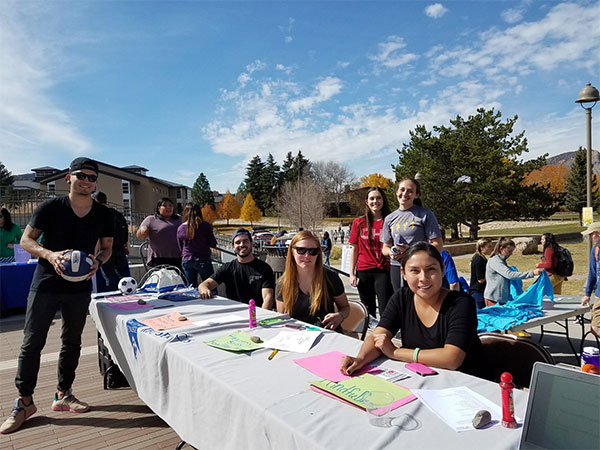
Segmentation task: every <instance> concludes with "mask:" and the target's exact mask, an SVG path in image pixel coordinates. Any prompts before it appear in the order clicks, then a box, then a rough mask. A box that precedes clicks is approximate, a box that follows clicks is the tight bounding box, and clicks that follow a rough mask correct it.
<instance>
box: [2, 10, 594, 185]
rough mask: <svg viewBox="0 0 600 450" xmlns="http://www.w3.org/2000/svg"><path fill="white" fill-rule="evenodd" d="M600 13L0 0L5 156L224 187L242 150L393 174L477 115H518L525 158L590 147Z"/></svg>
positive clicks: (240, 170)
mask: <svg viewBox="0 0 600 450" xmlns="http://www.w3.org/2000/svg"><path fill="white" fill-rule="evenodd" d="M599 17H600V3H599V2H598V1H574V2H557V1H530V0H529V1H445V2H440V3H437V2H434V1H433V2H428V1H396V2H391V1H386V2H360V1H354V2H341V1H335V2H333V1H332V2H304V1H274V2H250V1H244V2H228V1H221V2H204V1H180V2H159V1H144V2H143V1H116V2H108V1H93V2H91V1H48V0H47V1H44V2H33V1H10V0H3V1H2V2H0V55H1V57H2V68H1V69H0V154H1V156H0V160H1V161H2V162H3V163H4V164H5V165H6V166H7V167H8V169H9V170H11V171H12V172H13V173H15V174H16V173H24V172H28V171H29V170H30V169H31V168H33V167H39V166H45V165H49V166H54V167H57V168H65V167H67V165H68V164H69V162H70V160H71V159H73V158H74V157H76V156H79V155H88V156H92V157H94V158H96V159H99V160H101V161H104V162H107V163H110V164H113V165H116V166H124V165H129V164H138V165H142V166H144V167H146V168H148V169H149V170H150V172H149V175H152V176H156V177H160V178H165V179H169V180H172V181H177V182H181V183H184V184H188V185H190V186H191V185H192V184H193V182H194V180H195V178H196V177H197V176H198V174H199V173H200V172H204V173H205V174H206V175H207V177H208V179H209V181H210V183H211V186H212V187H213V189H218V190H220V191H224V190H225V189H230V190H231V191H235V190H236V189H237V187H238V185H239V183H240V181H241V180H242V179H243V177H244V171H245V170H244V169H245V166H246V164H247V162H248V161H249V159H250V158H252V157H253V156H254V155H256V154H258V155H260V156H261V157H262V158H263V159H266V157H267V155H268V153H269V152H271V153H273V155H274V156H275V158H276V159H277V160H278V161H279V162H281V161H282V160H283V158H284V157H285V154H286V153H287V152H288V151H292V152H294V153H295V152H296V151H297V150H302V152H303V153H304V154H305V155H306V156H307V157H308V158H309V159H311V160H333V161H336V162H339V163H343V164H346V165H348V167H349V168H350V169H352V171H353V172H354V174H355V175H356V176H357V177H360V176H363V175H367V174H369V173H372V172H380V173H384V174H385V175H387V176H391V174H392V170H391V167H390V165H391V164H394V163H397V161H398V158H397V153H396V149H397V148H401V147H402V144H403V143H404V142H406V141H407V140H408V133H409V131H410V130H412V129H414V127H415V126H416V125H417V124H425V125H426V126H427V127H428V128H431V127H432V126H433V125H440V124H447V123H448V121H449V120H450V119H452V118H454V117H455V115H456V114H460V115H462V116H463V117H467V116H468V115H469V114H472V113H474V112H475V111H476V109H477V107H480V106H483V107H486V108H490V107H495V108H497V109H500V111H502V114H503V117H511V116H513V115H515V114H518V116H519V121H518V126H519V129H524V130H525V131H526V137H527V138H528V141H529V150H530V152H529V153H528V154H526V155H525V158H527V159H528V158H530V157H537V156H539V155H541V154H543V153H549V154H550V156H552V155H556V154H559V153H562V152H565V151H571V150H576V149H577V148H578V147H579V146H585V145H586V136H585V130H586V129H585V113H584V112H583V110H582V109H581V108H580V106H579V105H576V104H575V103H574V100H575V99H576V98H577V94H578V92H579V90H580V89H581V88H583V87H584V86H585V84H586V83H587V82H588V81H590V82H591V83H592V84H593V85H595V86H596V87H600V80H599V77H598V74H599V63H600V19H599ZM598 114H600V107H599V108H597V111H595V117H598ZM599 125H600V122H599V121H598V120H597V119H596V118H595V119H594V130H595V131H594V138H593V139H594V142H595V143H597V142H598V138H599V137H600V134H599V133H598V126H599ZM594 147H596V148H597V144H594Z"/></svg>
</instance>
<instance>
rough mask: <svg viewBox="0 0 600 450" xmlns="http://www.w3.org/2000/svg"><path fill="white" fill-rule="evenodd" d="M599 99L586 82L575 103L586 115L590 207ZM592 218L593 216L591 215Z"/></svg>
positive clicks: (587, 202) (587, 203)
mask: <svg viewBox="0 0 600 450" xmlns="http://www.w3.org/2000/svg"><path fill="white" fill-rule="evenodd" d="M598 100H600V93H598V89H596V88H595V87H594V86H592V85H591V83H588V84H586V85H585V87H584V88H583V89H582V90H581V91H580V92H579V95H578V96H577V100H575V103H579V104H580V105H581V107H582V108H583V109H585V113H586V117H587V151H586V169H587V170H586V185H587V186H586V188H587V189H586V191H587V200H586V206H587V207H588V208H591V207H592V108H593V107H594V106H595V105H596V102H597V101H598ZM589 103H591V106H587V107H586V106H584V104H589ZM592 220H593V216H592ZM590 251H591V240H590V239H588V255H589V254H590Z"/></svg>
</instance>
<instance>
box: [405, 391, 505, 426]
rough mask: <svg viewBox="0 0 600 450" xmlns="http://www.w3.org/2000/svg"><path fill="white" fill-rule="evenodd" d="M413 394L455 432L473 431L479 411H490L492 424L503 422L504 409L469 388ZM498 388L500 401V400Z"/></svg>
mask: <svg viewBox="0 0 600 450" xmlns="http://www.w3.org/2000/svg"><path fill="white" fill-rule="evenodd" d="M412 392H413V393H414V394H415V395H416V396H417V397H419V399H420V400H421V401H422V402H423V403H424V404H425V405H426V406H427V407H428V408H429V409H430V410H431V411H432V412H433V413H435V414H436V415H437V416H438V417H439V418H440V419H442V420H443V421H444V422H446V423H447V424H448V425H449V426H450V427H451V428H452V429H453V430H454V431H457V432H460V431H471V430H475V428H474V427H473V422H472V421H473V417H475V414H477V411H480V410H482V409H485V410H488V411H489V412H490V414H491V415H492V423H496V424H497V423H498V422H499V421H500V420H502V408H501V407H500V406H498V405H497V404H495V403H494V402H492V401H491V400H488V399H487V398H485V397H483V396H481V395H479V394H478V393H477V392H475V391H473V390H471V389H469V388H468V387H465V386H461V387H456V388H448V389H412ZM500 395H501V394H500V388H498V400H500Z"/></svg>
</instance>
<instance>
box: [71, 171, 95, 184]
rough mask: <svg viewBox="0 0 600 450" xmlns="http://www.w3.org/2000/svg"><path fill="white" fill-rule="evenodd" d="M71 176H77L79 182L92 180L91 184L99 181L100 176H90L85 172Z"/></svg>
mask: <svg viewBox="0 0 600 450" xmlns="http://www.w3.org/2000/svg"><path fill="white" fill-rule="evenodd" d="M71 175H75V176H76V177H77V179H78V180H85V179H88V180H90V182H91V183H95V182H96V180H98V175H88V174H87V173H85V172H73V173H72V174H71Z"/></svg>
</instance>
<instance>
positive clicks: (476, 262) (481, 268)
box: [469, 253, 487, 294]
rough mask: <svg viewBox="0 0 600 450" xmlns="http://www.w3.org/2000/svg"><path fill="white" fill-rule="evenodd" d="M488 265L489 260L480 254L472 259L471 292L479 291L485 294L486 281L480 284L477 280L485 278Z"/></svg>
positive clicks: (476, 254)
mask: <svg viewBox="0 0 600 450" xmlns="http://www.w3.org/2000/svg"><path fill="white" fill-rule="evenodd" d="M486 265H487V259H486V258H485V257H483V256H481V255H480V254H479V253H475V255H473V258H472V259H471V284H470V285H469V292H472V291H477V292H481V293H482V294H483V291H485V281H484V282H483V283H480V282H479V281H477V280H481V279H482V278H485V266H486Z"/></svg>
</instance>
